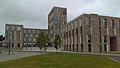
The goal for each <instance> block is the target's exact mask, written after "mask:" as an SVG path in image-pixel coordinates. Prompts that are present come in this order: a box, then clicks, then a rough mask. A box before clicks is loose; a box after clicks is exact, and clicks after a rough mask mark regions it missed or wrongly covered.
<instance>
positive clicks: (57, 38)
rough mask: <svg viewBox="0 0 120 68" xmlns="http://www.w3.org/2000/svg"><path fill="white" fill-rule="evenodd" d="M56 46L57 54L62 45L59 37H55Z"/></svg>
mask: <svg viewBox="0 0 120 68" xmlns="http://www.w3.org/2000/svg"><path fill="white" fill-rule="evenodd" d="M54 44H55V46H54V47H55V48H56V52H57V50H58V47H59V46H60V45H61V38H60V36H59V35H55V40H54Z"/></svg>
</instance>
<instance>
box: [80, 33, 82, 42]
mask: <svg viewBox="0 0 120 68" xmlns="http://www.w3.org/2000/svg"><path fill="white" fill-rule="evenodd" d="M82 42H83V35H81V36H80V43H82Z"/></svg>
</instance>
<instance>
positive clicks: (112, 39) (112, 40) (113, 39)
mask: <svg viewBox="0 0 120 68" xmlns="http://www.w3.org/2000/svg"><path fill="white" fill-rule="evenodd" d="M110 51H117V38H116V37H110Z"/></svg>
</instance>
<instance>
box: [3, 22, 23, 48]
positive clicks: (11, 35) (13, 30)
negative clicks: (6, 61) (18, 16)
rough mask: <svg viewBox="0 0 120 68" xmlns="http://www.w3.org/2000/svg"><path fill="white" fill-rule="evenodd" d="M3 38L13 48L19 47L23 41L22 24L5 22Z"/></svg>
mask: <svg viewBox="0 0 120 68" xmlns="http://www.w3.org/2000/svg"><path fill="white" fill-rule="evenodd" d="M5 40H6V42H8V43H10V45H11V47H13V48H21V47H22V43H23V25H15V24H6V26H5Z"/></svg>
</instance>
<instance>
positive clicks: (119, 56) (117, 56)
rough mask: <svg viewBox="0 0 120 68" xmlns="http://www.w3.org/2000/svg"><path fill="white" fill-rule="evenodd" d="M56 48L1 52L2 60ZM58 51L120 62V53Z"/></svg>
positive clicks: (48, 51) (0, 60)
mask: <svg viewBox="0 0 120 68" xmlns="http://www.w3.org/2000/svg"><path fill="white" fill-rule="evenodd" d="M55 52H56V50H47V51H46V52H43V53H41V52H40V51H19V52H14V53H13V54H11V55H8V52H4V53H0V62H2V61H9V60H14V59H18V58H22V57H28V56H33V55H40V54H48V53H55ZM57 52H58V53H66V54H80V55H95V56H104V57H108V58H110V59H112V60H114V61H116V62H119V63H120V54H104V53H90V52H71V51H59V50H58V51H57Z"/></svg>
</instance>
